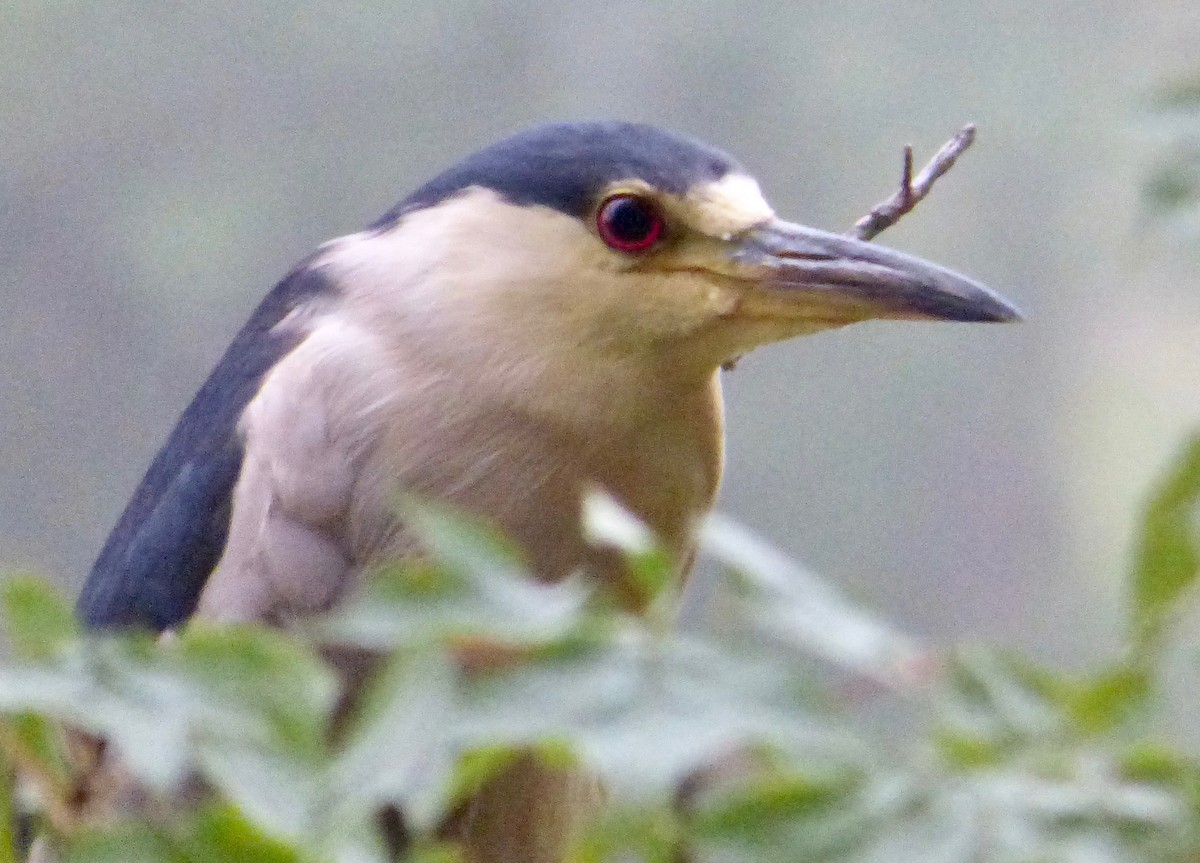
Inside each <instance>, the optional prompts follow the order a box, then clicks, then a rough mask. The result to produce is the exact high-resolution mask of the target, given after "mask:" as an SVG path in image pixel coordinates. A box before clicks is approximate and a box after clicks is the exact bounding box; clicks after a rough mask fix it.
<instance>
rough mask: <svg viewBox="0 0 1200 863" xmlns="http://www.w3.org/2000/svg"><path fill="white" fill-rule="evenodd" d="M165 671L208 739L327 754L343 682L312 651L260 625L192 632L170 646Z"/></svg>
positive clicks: (206, 627)
mask: <svg viewBox="0 0 1200 863" xmlns="http://www.w3.org/2000/svg"><path fill="white" fill-rule="evenodd" d="M164 653H165V655H164V656H163V657H162V663H161V664H162V665H163V666H164V667H163V669H162V671H163V673H164V674H166V675H177V676H178V679H177V681H176V684H177V686H176V687H175V688H176V690H177V691H176V693H175V694H176V697H178V698H180V699H182V700H181V702H180V703H181V706H183V707H184V708H185V709H186V710H187V712H188V714H189V716H190V718H191V721H192V722H193V723H195V724H196V725H197V727H198V728H202V729H203V730H204V731H205V732H206V733H208V734H216V733H220V734H224V735H228V736H230V737H232V738H234V739H236V740H239V741H241V742H242V743H245V742H246V741H248V740H252V739H253V740H259V741H262V742H264V743H269V744H270V745H273V746H278V747H282V748H283V749H285V750H287V751H288V752H290V753H291V754H292V755H294V756H296V757H301V758H315V757H318V756H320V755H321V754H322V753H323V752H324V751H325V746H326V735H327V733H328V726H329V720H330V716H331V714H332V712H333V709H334V706H335V704H336V702H337V697H338V684H337V680H336V678H335V676H334V674H333V672H332V671H331V669H329V668H328V667H327V666H326V665H325V664H324V662H322V661H321V659H319V658H318V657H317V655H316V653H315V651H314V649H313V648H312V647H311V646H310V645H307V644H304V643H302V642H301V641H299V640H298V639H296V638H295V637H294V636H292V635H290V634H288V633H285V632H282V631H280V630H276V629H271V628H267V627H260V626H228V625H223V626H211V625H203V624H199V623H198V624H193V625H191V626H189V627H187V628H186V629H185V630H184V632H183V634H182V636H181V637H180V638H179V640H178V642H177V643H172V644H168V645H166V646H165V650H164Z"/></svg>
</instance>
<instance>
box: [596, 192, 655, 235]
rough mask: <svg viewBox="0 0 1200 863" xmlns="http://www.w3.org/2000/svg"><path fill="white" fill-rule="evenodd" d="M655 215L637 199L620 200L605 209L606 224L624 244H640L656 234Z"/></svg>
mask: <svg viewBox="0 0 1200 863" xmlns="http://www.w3.org/2000/svg"><path fill="white" fill-rule="evenodd" d="M654 223H655V214H654V212H653V211H652V210H651V209H650V208H649V207H647V206H646V205H645V204H643V203H642V202H641V201H639V200H638V199H637V198H618V199H617V200H615V201H612V202H610V203H609V205H608V206H607V207H605V208H604V224H605V226H606V227H607V228H608V230H609V232H610V233H611V234H612V235H613V236H614V237H616V238H617V239H618V240H620V241H621V242H623V243H638V242H641V241H642V240H645V239H646V238H647V237H649V236H650V235H651V234H652V233H653V232H654Z"/></svg>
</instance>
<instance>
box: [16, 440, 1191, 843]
mask: <svg viewBox="0 0 1200 863" xmlns="http://www.w3.org/2000/svg"><path fill="white" fill-rule="evenodd" d="M406 506H407V507H408V515H409V518H410V521H411V523H412V524H413V525H414V526H415V529H416V530H418V531H419V532H420V534H421V536H422V538H423V540H424V543H425V546H426V547H427V548H428V549H429V550H430V558H429V560H428V561H425V562H423V563H421V564H419V565H413V566H410V567H407V568H403V569H394V570H390V571H383V572H379V573H377V574H375V576H374V577H372V578H371V579H370V580H369V582H368V583H367V584H365V585H364V586H363V588H362V589H361V590H360V591H359V592H358V594H357V595H356V596H355V597H354V598H353V599H352V600H351V601H350V602H348V603H347V604H346V605H345V606H344V607H343V608H341V609H340V610H339V611H337V612H336V613H334V614H332V615H331V616H329V617H328V618H327V619H324V620H320V621H316V622H313V623H312V624H310V625H306V626H304V627H302V628H296V629H294V630H291V631H288V632H283V631H279V630H272V629H265V628H258V627H245V626H237V627H220V628H217V627H212V626H204V625H199V624H197V625H192V626H189V627H188V628H186V629H185V630H184V631H182V632H181V633H179V634H178V635H172V636H168V637H164V638H160V639H152V638H150V637H148V636H146V635H144V634H136V633H128V634H98V633H90V632H84V631H81V630H80V629H79V628H78V627H77V626H76V624H75V622H74V618H73V616H72V614H71V611H70V609H69V607H68V605H67V604H66V603H65V602H64V601H63V600H62V598H61V597H59V596H57V595H55V594H54V592H53V591H52V590H50V589H49V588H48V587H46V586H45V585H43V584H41V583H39V582H37V581H35V580H31V579H24V578H23V579H11V580H9V581H8V582H7V584H6V585H5V587H4V590H3V595H2V599H3V606H4V614H5V621H6V627H7V631H8V635H9V638H10V640H11V642H12V646H13V654H14V656H15V657H16V658H15V659H14V660H12V661H11V662H9V663H8V664H7V665H5V666H3V667H0V713H2V714H3V717H4V718H3V719H2V720H0V752H3V754H4V756H5V759H6V765H7V767H6V768H5V771H4V773H3V774H2V776H3V777H4V781H3V782H2V783H0V787H3V789H4V795H3V796H2V797H0V805H2V806H3V809H4V811H6V812H9V813H10V815H11V813H12V811H13V809H14V808H15V807H16V801H17V800H18V799H19V798H22V795H20V794H17V793H16V791H15V788H16V786H15V784H14V783H15V782H16V781H17V780H16V777H17V776H18V775H19V776H20V782H21V784H22V785H23V787H24V788H25V789H26V792H27V793H25V794H24V795H23V797H24V799H28V800H32V801H33V808H34V809H35V810H36V815H37V818H38V820H39V827H40V829H41V830H43V831H45V832H46V833H47V834H48V835H50V836H51V837H53V839H54V840H55V841H56V842H57V843H58V844H59V845H60V846H61V848H62V849H63V851H64V856H65V859H67V860H69V861H80V863H82V861H88V863H92V861H117V860H121V861H138V863H160V861H161V863H165V861H218V860H219V861H271V863H274V861H279V863H291V861H297V863H300V861H347V863H350V861H354V863H360V861H361V863H373V861H385V860H389V859H393V858H392V854H391V851H390V850H389V844H388V838H389V837H388V835H386V831H382V830H381V829H380V824H381V813H384V812H388V811H391V812H399V813H402V815H403V822H404V825H405V830H406V831H407V834H408V836H409V838H410V839H411V842H410V844H409V848H408V851H407V852H406V854H407V859H409V860H412V861H420V863H435V861H436V863H448V861H452V860H454V859H455V857H456V856H457V855H456V852H455V850H454V848H452V847H449V846H447V845H445V844H441V843H440V842H439V841H438V838H437V826H438V824H439V823H441V822H442V821H443V820H444V819H445V818H446V817H447V816H448V814H449V813H451V812H453V811H454V809H455V807H456V806H457V805H459V804H460V803H461V802H462V801H463V800H464V799H465V798H466V796H468V795H469V794H470V793H472V792H473V791H474V790H475V789H478V788H479V787H480V786H481V785H482V784H483V783H484V782H486V781H487V779H488V778H489V777H491V776H493V775H494V774H495V773H496V771H498V770H500V769H502V768H504V767H505V766H506V765H508V764H509V763H511V762H512V760H513V759H514V758H516V757H519V753H522V752H525V753H528V752H529V751H530V750H532V751H533V752H535V753H537V754H538V757H541V758H543V759H546V760H548V761H551V762H559V763H564V764H566V763H577V762H581V763H583V764H586V765H588V766H589V768H591V769H594V770H596V771H597V772H598V773H599V774H600V775H601V776H602V777H603V778H604V781H605V783H606V785H607V787H608V789H609V801H608V805H607V808H606V809H605V811H604V814H603V816H602V817H601V818H600V819H599V821H598V822H597V823H596V824H595V825H594V828H593V829H592V830H590V832H589V833H588V834H587V836H586V838H585V839H584V840H583V842H582V844H581V845H580V847H579V848H577V849H576V851H575V854H574V857H573V861H574V863H605V861H618V860H643V861H648V863H680V861H714V863H717V861H720V863H750V861H763V860H770V861H776V860H801V861H830V863H835V861H839V863H840V861H845V863H851V862H852V861H853V863H876V861H878V863H884V861H887V863H904V861H946V863H956V861H964V863H965V861H973V863H977V861H987V863H992V861H995V863H1002V861H1003V863H1008V861H1013V863H1016V861H1088V863H1095V861H1101V863H1102V861H1113V863H1117V861H1122V863H1123V861H1185V860H1194V859H1196V858H1197V855H1200V763H1198V762H1197V760H1196V759H1195V758H1194V757H1192V756H1191V755H1190V754H1188V753H1185V752H1183V751H1181V750H1179V749H1177V748H1175V747H1173V746H1170V745H1168V744H1166V743H1163V742H1162V741H1160V740H1158V739H1157V738H1156V732H1157V729H1156V726H1155V724H1154V721H1155V708H1156V706H1157V704H1158V693H1157V686H1156V684H1157V680H1156V671H1157V666H1158V663H1159V660H1160V658H1161V655H1162V653H1163V650H1164V641H1165V639H1166V634H1167V632H1168V629H1169V625H1170V623H1171V622H1172V621H1173V620H1174V618H1175V617H1176V616H1177V615H1178V612H1179V608H1180V603H1181V602H1182V601H1183V600H1184V598H1185V597H1186V595H1187V594H1188V593H1189V592H1190V588H1191V587H1192V584H1193V582H1194V581H1195V578H1196V575H1197V568H1198V567H1197V561H1198V560H1200V529H1198V525H1200V519H1198V517H1197V511H1198V510H1197V507H1198V506H1200V441H1197V442H1193V443H1191V444H1190V445H1189V447H1188V448H1187V450H1186V452H1185V453H1184V455H1183V457H1182V458H1181V460H1180V462H1179V463H1178V465H1177V466H1176V467H1175V468H1174V469H1173V471H1172V472H1171V473H1170V475H1169V476H1168V477H1167V478H1166V480H1165V481H1164V483H1163V484H1162V486H1161V488H1160V489H1159V490H1158V491H1157V493H1156V494H1155V496H1154V498H1153V499H1152V501H1151V502H1150V504H1149V506H1148V509H1147V515H1146V518H1145V522H1144V525H1143V531H1142V540H1141V542H1140V545H1139V548H1138V553H1137V560H1136V564H1135V566H1134V570H1133V573H1132V578H1131V614H1130V627H1129V633H1128V639H1127V643H1128V650H1127V651H1126V652H1125V653H1124V654H1122V655H1120V656H1117V657H1114V658H1112V659H1111V660H1109V661H1108V662H1107V663H1105V664H1103V665H1101V666H1100V667H1099V668H1097V669H1095V670H1092V671H1089V672H1086V673H1083V674H1066V673H1063V672H1060V671H1057V670H1054V669H1051V668H1046V667H1043V666H1040V665H1037V664H1035V663H1033V662H1031V661H1029V660H1027V659H1025V658H1023V657H1020V656H1016V655H1012V654H1009V653H1005V652H1000V651H995V650H983V649H976V650H970V651H953V652H951V653H949V654H946V655H936V654H934V653H933V652H932V651H930V650H929V649H928V648H925V647H923V646H922V645H920V644H919V643H917V642H916V641H915V640H914V639H911V638H909V637H907V636H905V635H903V634H901V633H899V632H897V631H895V630H894V629H893V628H892V627H890V626H889V625H887V624H886V623H884V622H883V621H881V620H879V619H878V618H876V617H874V616H873V615H871V614H869V613H867V612H865V611H863V610H862V609H859V608H857V607H855V606H854V605H853V604H852V603H850V602H848V601H847V600H846V599H845V598H844V597H842V596H841V595H840V594H839V592H838V591H837V590H836V589H835V588H833V587H832V586H830V585H828V584H826V583H824V582H822V581H820V580H819V579H818V578H816V577H815V576H813V575H812V574H810V573H808V572H806V571H804V570H803V569H802V568H801V567H799V566H797V565H796V564H794V563H793V562H791V561H789V560H787V559H785V558H783V557H782V556H781V555H780V554H779V553H778V552H776V551H774V550H773V549H771V548H770V547H768V546H766V545H765V544H763V543H762V542H761V541H760V540H758V539H756V538H754V537H753V536H752V535H750V534H749V533H748V532H746V531H745V530H743V529H742V528H740V527H738V526H736V525H733V524H730V523H728V522H726V521H724V520H722V519H713V520H712V521H711V522H710V523H709V524H708V525H707V526H706V527H705V528H704V530H703V533H702V539H701V548H702V552H703V553H704V554H705V555H706V556H708V557H710V558H711V559H713V560H715V561H716V562H717V563H718V564H719V565H720V566H721V567H722V568H723V571H724V576H723V581H722V590H721V591H720V596H719V597H718V599H717V602H718V604H719V605H720V606H721V608H722V609H723V611H724V614H723V616H722V617H721V618H720V625H719V626H714V627H711V628H710V629H706V630H703V631H697V630H695V629H690V630H689V629H680V628H679V627H676V626H673V625H670V610H671V609H672V608H673V606H674V603H675V601H676V599H677V592H678V587H677V585H676V584H675V579H674V578H673V576H672V566H671V563H670V561H669V560H668V558H667V556H666V555H665V554H664V553H663V552H662V551H661V550H660V549H659V548H658V546H657V545H656V544H655V542H654V539H653V537H652V536H650V535H649V534H648V533H647V532H646V531H645V529H644V528H643V527H642V526H641V525H640V524H638V523H637V522H636V520H634V519H632V518H631V517H630V516H629V515H628V514H627V513H625V512H624V511H622V510H621V509H620V508H619V507H618V506H616V504H615V503H614V502H613V501H611V500H609V499H607V498H605V497H603V496H600V495H595V496H593V497H592V498H591V499H589V501H588V503H587V506H586V507H585V514H586V524H587V532H588V534H589V536H590V537H591V539H592V540H593V541H594V542H597V543H602V544H605V545H610V546H614V547H616V548H618V549H619V550H621V551H622V553H624V554H625V556H626V558H627V560H628V563H629V570H630V573H631V579H632V580H633V582H634V584H635V586H636V588H637V590H638V591H639V596H640V597H641V598H642V600H644V601H643V602H642V603H641V605H640V607H641V612H640V613H637V614H634V613H631V612H629V611H625V610H622V605H621V604H620V603H617V602H613V601H610V598H609V597H606V596H605V595H604V592H603V590H601V589H600V588H597V587H593V586H589V585H587V584H585V583H583V582H582V581H568V582H566V583H563V584H560V585H554V586H547V585H540V584H538V583H537V582H536V581H534V580H533V579H532V578H530V577H529V575H528V573H527V572H526V571H525V569H524V567H523V565H522V563H521V561H520V558H519V555H517V554H516V553H515V552H514V551H513V549H511V548H510V547H509V545H508V544H507V543H506V542H505V541H504V540H503V539H502V538H499V537H497V536H495V535H494V534H493V533H492V532H491V531H490V530H489V529H487V528H485V527H483V526H481V525H479V524H476V523H474V522H471V521H469V520H467V519H464V518H462V517H461V516H458V515H456V514H453V513H450V512H447V511H445V510H443V509H440V508H438V507H433V506H430V505H428V504H421V503H417V502H408V503H406ZM367 657H370V661H363V660H364V659H365V658H367ZM348 658H357V659H358V660H359V661H360V662H359V665H355V666H353V667H355V668H358V669H359V672H358V673H357V674H356V675H355V677H354V679H355V680H356V684H355V686H354V688H353V689H354V694H355V695H356V697H355V698H354V699H353V700H352V701H350V702H346V701H345V700H344V697H345V696H346V695H347V694H348V693H347V691H346V686H347V683H346V680H347V677H346V675H345V670H346V669H347V668H348V667H351V666H350V665H347V660H348ZM336 669H340V670H341V672H342V673H339V672H338V671H337V670H336ZM880 715H883V716H885V717H886V718H887V721H886V722H885V723H884V724H885V725H886V726H889V728H888V729H886V730H883V731H880V729H879V722H878V717H879V716H880ZM896 729H899V730H896ZM88 735H95V736H99V737H103V738H104V739H105V740H107V741H108V744H107V745H108V746H109V747H111V750H112V751H113V752H115V753H116V754H117V756H118V757H119V762H120V764H121V765H122V770H123V771H125V772H126V773H127V775H125V779H126V780H127V785H128V787H129V788H133V789H137V793H135V794H131V795H127V796H126V797H125V798H123V800H122V801H121V803H120V805H114V806H113V807H111V811H110V812H109V813H108V815H109V817H106V818H96V817H93V815H94V812H95V811H97V809H98V807H97V806H96V801H95V799H92V800H89V801H87V802H88V805H84V803H83V802H81V801H82V800H83V799H84V797H86V795H84V794H83V793H82V791H81V789H83V788H84V787H85V786H86V783H87V781H88V777H89V771H90V772H91V773H92V774H94V773H95V772H96V770H97V769H102V766H101V768H98V767H97V764H101V765H102V762H98V761H97V760H96V757H95V751H96V749H95V741H94V738H93V737H90V736H88ZM88 752H91V753H92V757H91V760H90V761H89V759H88V756H87V753H88ZM81 753H83V754H81ZM110 761H111V758H110ZM89 807H90V808H89ZM15 824H16V822H15V821H14V820H13V818H12V817H7V818H5V819H3V822H2V827H0V833H3V834H4V835H3V836H0V839H2V840H3V842H4V848H3V849H0V861H2V860H4V859H14V858H13V857H12V856H11V855H10V856H8V857H5V856H4V855H5V854H8V853H9V849H11V848H12V847H13V837H14V836H15V835H16V833H17V829H16V826H15Z"/></svg>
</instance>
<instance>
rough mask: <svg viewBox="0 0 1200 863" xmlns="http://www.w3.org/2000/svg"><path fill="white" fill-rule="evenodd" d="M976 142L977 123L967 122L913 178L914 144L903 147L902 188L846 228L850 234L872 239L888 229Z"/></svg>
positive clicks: (865, 239)
mask: <svg viewBox="0 0 1200 863" xmlns="http://www.w3.org/2000/svg"><path fill="white" fill-rule="evenodd" d="M973 143H975V125H974V124H973V123H968V124H967V125H966V126H963V127H962V128H961V129H960V130H959V132H958V134H957V135H955V136H954V137H953V138H951V139H950V140H949V141H947V142H946V143H945V144H943V145H942V149H940V150H938V151H937V153H936V154H935V155H934V157H933V158H932V159H930V160H929V164H928V165H926V166H925V167H924V168H922V169H921V173H919V174H917V176H916V179H913V153H912V146H906V147H905V148H904V168H903V173H902V174H901V175H900V188H899V189H898V190H897V191H896V192H895V193H894V194H893V195H892V196H891V197H890V198H888V199H887V200H886V201H882V202H880V203H878V204H876V205H875V207H874V208H873V209H872V210H871V212H869V213H867V215H865V216H863V217H862V218H861V219H859V220H858V221H857V222H855V223H854V227H853V228H851V229H850V230H849V231H847V232H846V234H847V235H848V236H851V237H854V238H856V239H859V240H864V241H868V240H873V239H875V238H876V237H877V236H879V234H880V233H882V232H883V231H886V230H887V229H888V228H890V227H891V226H892V225H894V224H896V222H898V221H900V218H901V217H902V216H903V215H904V214H905V213H908V212H910V211H911V210H912V209H913V208H914V207H916V206H917V204H919V203H921V201H922V200H923V199H924V198H925V196H926V195H928V194H929V190H930V189H932V188H933V184H934V183H935V182H937V179H938V177H940V176H942V175H943V174H945V173H946V172H947V171H949V170H950V169H951V168H952V167H954V163H955V161H956V160H957V159H958V157H959V156H961V155H962V154H963V152H964V151H965V150H966V149H967V148H968V147H970V146H971V145H972V144H973Z"/></svg>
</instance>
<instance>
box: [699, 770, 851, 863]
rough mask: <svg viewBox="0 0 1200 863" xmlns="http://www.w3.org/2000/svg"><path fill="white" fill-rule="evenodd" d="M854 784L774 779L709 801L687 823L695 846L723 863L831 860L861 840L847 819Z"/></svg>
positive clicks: (837, 778)
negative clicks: (718, 856) (727, 862)
mask: <svg viewBox="0 0 1200 863" xmlns="http://www.w3.org/2000/svg"><path fill="white" fill-rule="evenodd" d="M860 784H861V783H860V781H859V778H858V777H857V776H855V775H854V774H852V773H843V774H835V775H831V776H827V777H823V778H816V777H809V776H801V775H786V774H776V775H768V776H765V777H762V778H759V779H757V780H756V781H754V782H752V783H750V784H749V785H747V786H746V787H742V788H739V789H737V790H736V791H735V792H733V793H726V794H724V795H721V796H720V797H719V798H718V799H717V800H716V801H711V802H709V803H708V804H707V805H705V806H704V807H703V808H701V809H700V811H698V812H697V814H696V816H695V817H694V818H693V819H692V821H691V824H690V827H691V832H692V834H693V836H694V838H695V840H696V841H697V842H699V843H700V844H701V846H703V847H706V848H709V849H711V850H715V851H719V852H720V853H721V859H723V860H730V861H734V860H744V861H747V863H752V861H760V860H831V859H835V858H836V857H837V856H839V855H840V854H842V853H844V852H846V851H848V850H849V849H851V848H853V847H855V846H856V845H858V844H861V843H862V842H863V841H864V838H865V837H864V831H863V824H862V823H861V821H860V819H857V818H854V817H847V816H853V814H854V810H855V809H856V808H857V807H858V805H859V803H858V800H857V799H856V798H857V797H858V795H859V791H860Z"/></svg>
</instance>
